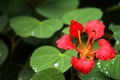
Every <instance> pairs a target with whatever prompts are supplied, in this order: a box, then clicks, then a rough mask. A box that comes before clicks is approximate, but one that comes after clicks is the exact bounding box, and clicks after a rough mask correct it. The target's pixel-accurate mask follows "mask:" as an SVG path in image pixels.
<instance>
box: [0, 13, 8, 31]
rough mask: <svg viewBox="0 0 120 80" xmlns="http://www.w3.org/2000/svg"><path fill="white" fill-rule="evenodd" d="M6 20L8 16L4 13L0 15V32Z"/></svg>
mask: <svg viewBox="0 0 120 80" xmlns="http://www.w3.org/2000/svg"><path fill="white" fill-rule="evenodd" d="M7 22H8V17H7V15H6V14H3V15H1V16H0V32H3V31H4V29H5V27H6V25H7Z"/></svg>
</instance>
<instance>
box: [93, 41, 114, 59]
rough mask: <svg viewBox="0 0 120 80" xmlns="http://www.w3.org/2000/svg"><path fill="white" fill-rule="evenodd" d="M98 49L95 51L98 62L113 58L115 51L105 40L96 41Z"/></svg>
mask: <svg viewBox="0 0 120 80" xmlns="http://www.w3.org/2000/svg"><path fill="white" fill-rule="evenodd" d="M98 44H99V45H100V48H99V49H98V50H97V51H96V54H95V56H96V57H97V58H98V59H100V60H109V59H113V58H114V57H115V54H116V52H115V50H114V49H113V47H112V46H111V45H110V43H109V42H108V41H106V40H105V39H100V40H99V41H98Z"/></svg>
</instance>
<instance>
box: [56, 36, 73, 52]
mask: <svg viewBox="0 0 120 80" xmlns="http://www.w3.org/2000/svg"><path fill="white" fill-rule="evenodd" d="M56 44H57V46H58V47H59V48H62V49H65V50H71V49H74V45H73V44H72V41H71V39H70V36H69V35H63V36H62V37H61V38H60V39H59V40H57V41H56Z"/></svg>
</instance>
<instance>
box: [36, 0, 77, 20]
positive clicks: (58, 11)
mask: <svg viewBox="0 0 120 80" xmlns="http://www.w3.org/2000/svg"><path fill="white" fill-rule="evenodd" d="M78 4H79V1H78V0H44V1H41V4H40V5H39V6H37V7H36V11H37V12H38V13H39V14H41V15H43V16H45V17H48V18H61V17H62V15H63V14H65V13H66V12H68V11H71V10H74V9H75V8H77V6H78Z"/></svg>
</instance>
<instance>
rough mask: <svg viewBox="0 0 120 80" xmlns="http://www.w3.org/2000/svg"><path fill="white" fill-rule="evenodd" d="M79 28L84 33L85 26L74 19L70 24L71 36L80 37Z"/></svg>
mask: <svg viewBox="0 0 120 80" xmlns="http://www.w3.org/2000/svg"><path fill="white" fill-rule="evenodd" d="M78 30H79V31H80V33H82V31H83V26H82V24H80V23H79V22H77V21H74V20H72V21H71V24H70V30H69V32H70V36H72V37H78Z"/></svg>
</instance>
